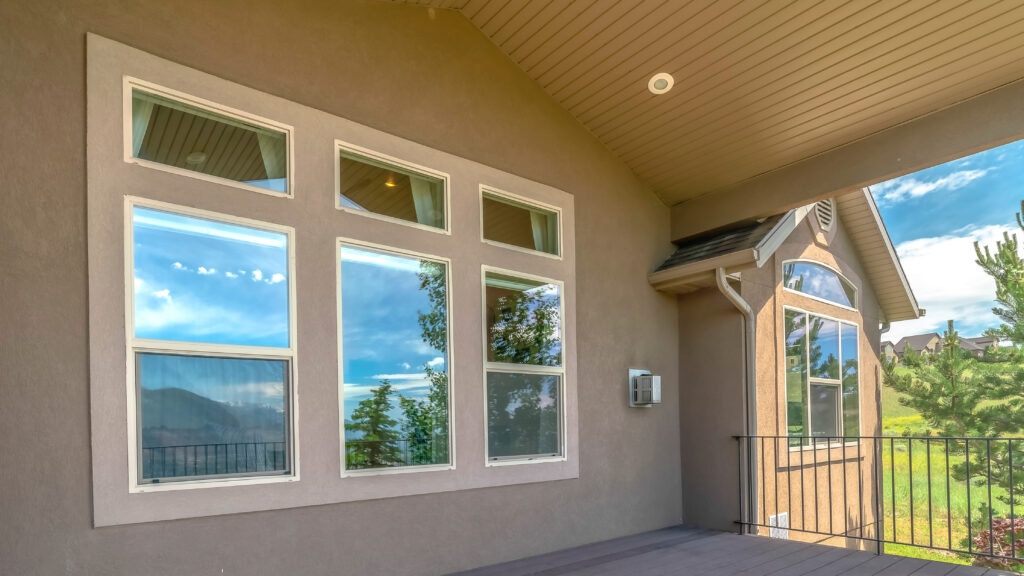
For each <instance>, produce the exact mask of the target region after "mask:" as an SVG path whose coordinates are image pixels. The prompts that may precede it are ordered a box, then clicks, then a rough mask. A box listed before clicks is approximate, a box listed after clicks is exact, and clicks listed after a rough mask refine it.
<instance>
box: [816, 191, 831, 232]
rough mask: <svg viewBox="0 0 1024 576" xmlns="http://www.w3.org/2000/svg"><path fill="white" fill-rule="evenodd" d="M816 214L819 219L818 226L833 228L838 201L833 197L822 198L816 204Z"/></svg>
mask: <svg viewBox="0 0 1024 576" xmlns="http://www.w3.org/2000/svg"><path fill="white" fill-rule="evenodd" d="M814 216H815V217H816V218H817V219H818V226H821V229H822V230H825V231H828V230H831V229H832V224H834V223H835V220H836V202H835V200H833V199H832V198H829V199H828V200H822V201H820V202H818V203H817V204H815V205H814Z"/></svg>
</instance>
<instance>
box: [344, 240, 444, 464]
mask: <svg viewBox="0 0 1024 576" xmlns="http://www.w3.org/2000/svg"><path fill="white" fill-rule="evenodd" d="M340 274H341V275H340V287H341V288H340V290H341V295H340V297H341V337H342V345H341V349H342V360H341V364H342V367H341V383H342V384H341V387H342V396H343V400H342V405H343V407H344V409H343V413H344V447H345V448H344V458H345V470H346V471H353V470H362V469H379V468H400V467H408V466H425V465H435V466H436V465H444V466H445V467H447V465H448V464H449V463H450V462H451V457H450V447H449V416H448V404H449V392H448V381H449V378H448V374H449V355H448V341H449V338H448V264H447V262H446V261H443V260H439V259H433V258H426V257H420V256H415V255H408V254H400V253H396V252H393V251H390V250H380V249H376V248H368V247H363V246H359V245H351V244H345V243H342V244H341V246H340Z"/></svg>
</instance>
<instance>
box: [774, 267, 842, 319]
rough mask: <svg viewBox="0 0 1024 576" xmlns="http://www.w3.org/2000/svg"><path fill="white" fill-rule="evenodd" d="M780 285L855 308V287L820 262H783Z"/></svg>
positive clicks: (812, 296)
mask: <svg viewBox="0 0 1024 576" xmlns="http://www.w3.org/2000/svg"><path fill="white" fill-rule="evenodd" d="M782 285H783V287H785V288H786V289H787V290H791V291H793V292H800V293H802V294H805V295H807V296H810V297H811V298H817V299H819V300H824V301H825V302H831V303H833V304H838V305H840V306H846V307H847V308H854V309H856V308H857V288H856V287H855V286H854V285H853V283H851V282H850V281H849V280H847V279H846V278H844V277H843V276H842V275H840V274H839V273H837V272H836V271H834V270H832V269H831V268H827V267H825V266H823V265H821V264H816V263H814V262H805V261H802V260H794V261H790V262H785V263H783V265H782Z"/></svg>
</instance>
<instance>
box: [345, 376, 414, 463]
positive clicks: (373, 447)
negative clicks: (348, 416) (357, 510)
mask: <svg viewBox="0 0 1024 576" xmlns="http://www.w3.org/2000/svg"><path fill="white" fill-rule="evenodd" d="M391 394H392V387H391V382H389V381H388V380H381V381H380V386H378V387H376V388H374V389H373V390H372V391H371V396H370V397H369V398H367V399H365V400H363V401H362V402H360V403H359V406H358V407H357V408H356V409H355V410H353V411H352V421H351V422H346V423H345V431H346V432H353V433H356V434H359V435H360V436H359V437H358V438H357V439H354V440H350V441H348V444H349V449H348V451H347V454H346V455H345V461H346V467H347V468H350V469H355V468H378V467H381V466H394V465H395V464H400V463H401V461H402V454H401V450H400V448H399V446H398V440H399V437H398V432H397V431H396V430H395V419H394V418H392V417H391V416H390V415H389V414H388V413H389V412H391V410H392V408H393V405H392V403H391Z"/></svg>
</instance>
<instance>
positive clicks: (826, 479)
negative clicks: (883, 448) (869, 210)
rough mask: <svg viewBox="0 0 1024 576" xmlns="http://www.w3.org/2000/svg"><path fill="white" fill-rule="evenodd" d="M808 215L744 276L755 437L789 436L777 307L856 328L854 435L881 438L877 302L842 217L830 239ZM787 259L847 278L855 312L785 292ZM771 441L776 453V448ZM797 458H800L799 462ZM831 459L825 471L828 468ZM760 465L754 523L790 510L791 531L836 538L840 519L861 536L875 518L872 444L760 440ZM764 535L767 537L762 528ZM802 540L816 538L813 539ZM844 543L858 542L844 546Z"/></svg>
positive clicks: (780, 317) (780, 319)
mask: <svg viewBox="0 0 1024 576" xmlns="http://www.w3.org/2000/svg"><path fill="white" fill-rule="evenodd" d="M810 218H813V215H811V216H809V217H808V219H805V220H804V221H803V222H801V223H800V225H799V226H798V227H797V229H796V230H795V231H794V232H793V233H792V234H790V236H789V237H788V238H787V239H786V241H785V242H784V243H783V244H782V246H780V247H779V249H778V250H777V251H776V252H775V255H774V256H773V257H772V259H771V260H770V261H769V262H768V263H766V264H765V266H763V267H762V268H760V269H757V270H752V271H747V272H744V273H743V274H742V284H741V292H742V294H743V297H744V298H745V299H746V300H747V301H748V302H749V303H750V304H751V306H752V307H753V308H754V310H755V311H756V313H757V324H758V331H757V390H758V392H757V401H758V407H757V408H758V409H757V424H758V432H757V433H758V434H759V435H762V436H784V435H786V434H787V428H786V405H785V403H786V396H785V377H784V374H783V371H784V366H783V364H784V362H785V348H784V345H783V334H784V327H783V322H784V318H783V307H784V306H793V307H796V308H799V309H802V310H805V311H808V312H811V313H820V314H822V315H825V316H829V317H832V318H837V319H839V320H843V321H846V322H852V323H855V324H857V325H858V326H859V328H860V329H859V361H860V368H859V370H860V421H861V422H860V435H861V436H873V435H879V434H881V428H880V424H881V423H880V419H879V417H880V411H879V402H880V398H881V397H880V395H879V388H878V386H879V340H880V334H879V314H878V303H877V300H876V298H875V295H874V293H873V291H872V288H871V284H870V282H869V281H868V279H867V278H866V276H865V275H864V272H863V268H862V266H861V265H860V261H859V260H858V256H857V254H856V251H855V248H854V246H853V245H852V243H851V242H850V240H849V237H848V236H847V235H846V233H845V231H844V229H843V224H842V214H839V220H838V222H837V228H836V230H835V231H834V234H833V235H831V238H827V237H826V235H823V234H821V233H820V232H819V231H817V230H815V229H814V228H813V227H812V225H811V222H810ZM791 259H804V260H813V261H817V262H821V263H823V264H826V265H828V266H830V267H832V268H834V269H836V270H838V271H839V272H840V273H842V274H843V275H844V276H846V277H847V279H849V280H850V281H851V282H853V283H854V285H855V286H857V288H858V291H859V299H860V302H859V308H858V310H850V309H845V308H842V307H839V306H834V305H831V304H828V303H826V302H822V301H819V300H815V299H813V298H809V297H806V296H804V295H802V294H799V293H795V292H791V291H787V290H784V289H783V288H782V264H783V262H784V261H786V260H791ZM776 444H777V446H778V450H776V449H775V445H776ZM759 450H760V447H758V451H759ZM801 452H802V453H801ZM801 457H803V459H804V461H803V463H802V464H801V461H800V458H801ZM814 458H817V459H818V464H817V465H815V464H814ZM830 459H831V461H832V464H831V466H829V465H828V461H829V460H830ZM764 460H765V461H764V462H762V463H759V469H758V471H757V474H758V476H759V477H761V469H760V466H761V464H763V465H764V474H763V478H764V484H763V485H759V490H760V491H761V495H759V497H760V501H759V507H760V510H759V514H761V515H763V516H764V518H760V519H758V522H760V523H764V524H767V523H769V518H768V517H770V516H772V515H774V514H776V513H777V512H787V511H788V512H789V513H790V520H789V522H790V526H791V527H794V528H800V527H801V522H803V521H805V522H806V523H807V524H806V526H807V528H808V529H810V530H816V531H819V532H831V533H839V532H842V531H843V525H844V522H845V523H846V526H847V527H848V529H851V530H852V529H854V528H855V527H859V526H862V525H863V526H865V528H864V530H865V533H867V531H868V530H869V528H868V526H870V525H871V524H872V522H873V520H874V513H873V506H874V504H873V503H874V492H873V486H874V480H875V479H874V478H873V477H872V474H873V472H872V469H873V463H874V459H873V444H872V442H871V441H864V442H861V443H860V449H859V452H858V448H857V445H856V444H853V443H851V444H849V445H848V446H847V447H846V448H845V451H844V450H843V449H839V448H834V449H831V450H824V449H819V450H803V451H800V450H792V451H790V450H787V449H786V446H785V441H779V442H777V443H776V442H773V441H771V440H768V441H767V442H766V443H765V458H764ZM858 470H859V471H860V478H859V479H858V474H857V472H858ZM815 476H817V478H816V479H815ZM815 480H816V481H817V485H818V490H819V498H818V501H817V504H815V499H814V492H813V486H814V483H815ZM801 481H802V484H803V497H802V499H801ZM830 484H831V487H832V498H833V500H832V506H831V508H830V507H829V505H828V492H827V491H828V487H829V485H830ZM844 490H845V493H844ZM844 496H845V500H844ZM790 502H792V504H790ZM862 507H863V511H862V510H861V509H862ZM815 514H817V516H818V520H819V523H818V527H817V528H815V526H814V525H813V522H814V516H815ZM830 515H831V523H830V522H829V517H830ZM762 531H763V532H764V533H766V534H767V530H762ZM790 537H791V538H794V539H796V538H799V537H801V535H799V534H798V533H796V532H790ZM806 538H810V539H811V540H814V541H819V540H820V537H818V536H810V537H806ZM842 544H847V545H856V544H857V543H856V542H855V541H850V542H845V543H842Z"/></svg>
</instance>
